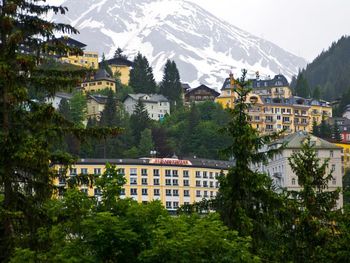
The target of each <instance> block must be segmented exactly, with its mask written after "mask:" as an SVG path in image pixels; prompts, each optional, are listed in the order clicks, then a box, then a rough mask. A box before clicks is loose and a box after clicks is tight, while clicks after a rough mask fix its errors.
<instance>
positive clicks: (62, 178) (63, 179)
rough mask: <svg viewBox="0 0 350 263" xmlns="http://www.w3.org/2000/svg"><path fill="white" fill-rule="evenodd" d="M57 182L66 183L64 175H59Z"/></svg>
mask: <svg viewBox="0 0 350 263" xmlns="http://www.w3.org/2000/svg"><path fill="white" fill-rule="evenodd" d="M58 184H59V185H65V184H66V178H65V177H64V176H60V177H59V178H58Z"/></svg>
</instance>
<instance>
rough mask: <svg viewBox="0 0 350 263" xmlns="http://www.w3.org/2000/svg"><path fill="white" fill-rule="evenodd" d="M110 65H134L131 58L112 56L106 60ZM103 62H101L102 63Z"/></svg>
mask: <svg viewBox="0 0 350 263" xmlns="http://www.w3.org/2000/svg"><path fill="white" fill-rule="evenodd" d="M105 62H106V63H107V64H108V65H116V66H128V67H132V66H133V64H134V63H133V62H131V61H130V60H128V59H126V58H111V59H107V60H106V61H105ZM101 63H102V62H100V64H101Z"/></svg>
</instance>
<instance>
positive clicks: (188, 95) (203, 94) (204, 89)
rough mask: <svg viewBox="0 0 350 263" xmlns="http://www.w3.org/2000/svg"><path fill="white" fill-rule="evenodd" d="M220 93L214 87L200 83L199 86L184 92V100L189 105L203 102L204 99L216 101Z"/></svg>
mask: <svg viewBox="0 0 350 263" xmlns="http://www.w3.org/2000/svg"><path fill="white" fill-rule="evenodd" d="M219 95H220V93H219V92H217V91H216V90H214V89H211V88H209V87H208V86H206V85H203V84H202V85H200V86H198V87H197V88H193V89H191V88H190V89H187V90H186V92H185V94H184V98H185V100H184V102H185V105H186V104H187V105H189V104H191V103H197V102H203V101H214V100H215V98H216V97H218V96H219Z"/></svg>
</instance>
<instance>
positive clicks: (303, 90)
mask: <svg viewBox="0 0 350 263" xmlns="http://www.w3.org/2000/svg"><path fill="white" fill-rule="evenodd" d="M294 91H295V95H297V96H300V97H303V98H309V97H310V95H311V94H310V88H309V85H308V83H307V80H306V78H305V77H304V75H303V72H299V75H298V77H297V81H296V86H295V89H294Z"/></svg>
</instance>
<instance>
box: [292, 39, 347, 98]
mask: <svg viewBox="0 0 350 263" xmlns="http://www.w3.org/2000/svg"><path fill="white" fill-rule="evenodd" d="M349 58H350V37H348V36H343V37H342V38H340V39H339V40H338V41H337V42H334V43H333V44H332V45H331V46H330V47H329V48H328V49H327V50H326V51H323V52H322V53H321V54H320V55H318V56H317V57H316V58H315V59H314V61H312V62H311V63H310V64H308V65H307V66H306V68H305V69H302V70H301V71H300V72H299V74H298V76H297V77H295V78H293V80H292V83H291V85H292V87H293V88H294V90H295V92H296V93H297V95H300V96H304V97H309V96H312V97H315V96H316V98H317V97H320V98H322V99H325V100H328V101H332V100H336V99H339V98H340V97H341V96H342V94H345V93H347V92H348V90H349V89H350V79H349V72H350V59H349ZM305 81H306V83H305ZM314 95H315V96H314ZM348 103H350V101H348Z"/></svg>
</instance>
